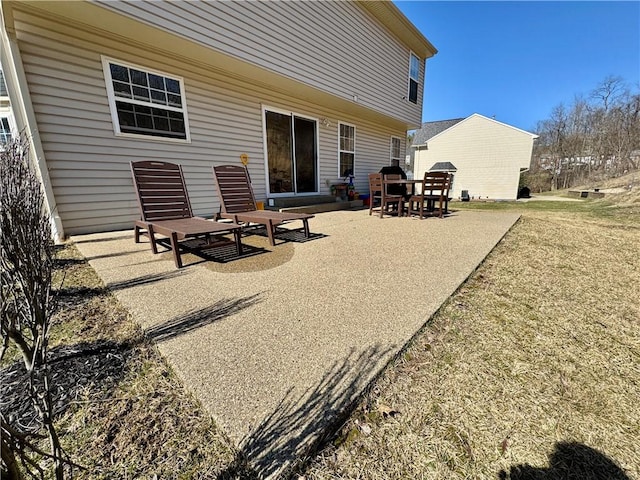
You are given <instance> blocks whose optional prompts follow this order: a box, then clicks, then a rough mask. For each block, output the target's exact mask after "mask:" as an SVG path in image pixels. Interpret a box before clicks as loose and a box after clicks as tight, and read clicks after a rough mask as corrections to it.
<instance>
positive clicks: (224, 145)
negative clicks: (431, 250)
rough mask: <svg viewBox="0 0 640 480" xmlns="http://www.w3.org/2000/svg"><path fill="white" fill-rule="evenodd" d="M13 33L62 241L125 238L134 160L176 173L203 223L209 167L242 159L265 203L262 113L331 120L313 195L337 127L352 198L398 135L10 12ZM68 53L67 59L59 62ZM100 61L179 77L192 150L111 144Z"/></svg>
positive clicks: (131, 211) (324, 175)
mask: <svg viewBox="0 0 640 480" xmlns="http://www.w3.org/2000/svg"><path fill="white" fill-rule="evenodd" d="M16 25H17V32H18V41H19V46H20V50H21V53H22V58H23V63H24V66H25V71H26V75H27V80H28V82H29V87H30V93H31V97H32V102H33V105H34V110H35V113H36V119H37V122H38V131H39V134H40V136H41V139H42V143H43V147H44V151H45V157H46V160H47V166H48V169H49V173H50V176H51V180H52V184H53V190H54V194H55V197H56V201H57V209H58V212H59V214H60V217H61V218H62V222H63V225H64V228H65V231H66V233H67V234H70V235H73V234H79V233H88V232H97V231H107V230H115V229H128V228H131V225H132V222H133V220H134V219H136V218H137V217H138V211H137V201H136V197H135V192H134V188H133V183H132V180H131V173H130V166H129V162H130V161H132V160H145V159H157V160H167V161H172V162H177V163H180V164H182V165H183V168H184V172H185V179H186V182H187V187H188V189H189V194H190V198H191V203H192V206H193V209H194V213H195V214H196V215H202V216H208V217H211V216H212V215H213V214H214V213H215V212H216V211H217V210H218V208H219V204H218V199H217V195H216V192H215V188H214V181H213V175H212V170H211V167H212V166H213V165H216V164H226V163H234V164H237V163H239V155H240V154H242V153H246V154H248V155H249V158H250V163H249V171H250V175H251V178H252V181H253V185H254V189H255V191H256V196H257V197H258V199H264V198H266V183H267V182H266V178H265V167H264V151H263V149H264V143H263V138H262V136H263V125H262V122H263V119H262V106H263V105H269V106H271V107H273V108H278V109H281V110H288V111H292V112H295V113H297V114H300V115H304V116H309V117H313V118H328V119H329V120H330V122H331V126H329V127H324V126H320V127H319V130H318V131H319V139H318V145H319V159H320V170H319V184H320V192H321V193H328V190H329V189H328V187H327V186H326V182H325V180H335V179H336V178H337V171H338V167H337V162H338V138H337V136H338V135H337V123H338V121H345V122H347V123H350V124H353V125H355V126H356V172H355V174H356V188H357V189H358V190H359V191H361V192H363V193H364V192H366V191H367V190H368V186H367V174H368V173H370V172H373V171H378V170H379V169H380V168H381V167H382V166H383V165H386V164H388V162H389V138H390V136H391V135H395V136H399V137H401V138H402V137H404V135H405V132H403V131H397V130H394V129H393V128H392V127H386V126H382V125H375V124H372V123H368V122H367V121H364V120H362V119H360V118H353V117H350V116H348V115H344V114H342V113H340V112H336V111H332V110H329V109H327V108H325V107H322V106H319V105H314V104H311V103H309V102H306V101H303V100H300V99H292V98H289V97H287V96H285V95H284V94H274V93H273V92H271V91H269V90H267V89H265V88H262V87H257V86H255V85H252V84H250V83H244V82H239V81H238V80H236V79H230V78H228V77H224V76H223V75H221V74H220V73H219V72H215V71H209V70H207V69H206V68H204V67H197V66H194V65H191V64H181V63H178V62H175V61H173V60H169V59H167V58H163V57H161V56H159V55H158V54H157V53H153V52H149V51H146V50H142V49H138V48H134V47H129V46H123V45H118V44H115V43H114V42H113V40H112V39H110V38H103V37H100V36H98V35H84V36H83V38H81V39H78V38H76V37H75V36H74V35H76V33H75V32H74V31H69V32H66V31H65V27H64V26H60V25H57V24H55V23H53V22H50V21H49V20H47V19H42V18H37V17H32V16H30V15H29V14H26V13H23V12H16ZM70 45H74V50H73V55H69V54H67V53H66V49H67V47H68V46H70ZM101 55H106V56H109V57H112V58H116V59H118V58H122V59H123V60H124V61H129V62H133V63H136V64H138V65H140V66H142V67H147V68H150V69H154V70H159V71H161V72H167V73H168V74H172V75H178V76H181V77H183V79H184V83H185V91H186V101H187V110H188V115H189V122H190V128H191V142H190V143H185V142H168V141H162V140H157V139H148V140H147V139H134V138H125V137H117V136H115V134H114V131H113V125H112V123H111V114H110V110H109V105H108V100H107V91H106V86H105V83H104V78H103V72H102V64H101ZM396 128H397V127H396Z"/></svg>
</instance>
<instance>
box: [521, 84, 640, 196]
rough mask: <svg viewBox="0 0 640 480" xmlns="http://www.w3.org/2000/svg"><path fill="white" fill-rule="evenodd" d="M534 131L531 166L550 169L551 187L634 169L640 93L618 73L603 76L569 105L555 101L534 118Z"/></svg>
mask: <svg viewBox="0 0 640 480" xmlns="http://www.w3.org/2000/svg"><path fill="white" fill-rule="evenodd" d="M537 133H538V135H539V139H538V141H537V142H536V145H535V147H534V153H533V158H532V170H534V171H535V170H536V169H538V170H540V171H542V170H544V171H546V172H548V173H549V174H550V176H551V182H550V183H551V185H550V189H552V190H553V189H556V188H568V187H571V186H573V185H576V184H578V183H582V182H585V181H586V180H593V179H597V178H602V177H608V176H617V175H621V174H623V173H627V172H630V171H634V170H637V169H638V168H640V165H638V160H637V158H638V155H637V152H638V151H639V150H640V92H639V91H636V92H632V91H631V90H630V89H629V87H628V86H627V85H626V84H625V83H624V81H623V80H622V78H620V77H613V76H610V77H607V78H605V79H604V80H603V81H602V82H601V83H600V84H599V85H598V86H597V87H596V88H595V89H594V90H593V91H592V92H591V93H590V95H589V97H588V98H587V99H585V98H583V97H581V96H576V97H575V98H574V100H573V103H572V104H571V105H569V106H568V107H566V106H565V105H564V104H560V105H558V106H556V107H555V108H554V109H553V110H552V112H551V115H550V118H549V119H547V120H544V121H541V122H538V126H537ZM634 152H635V153H634ZM530 178H534V177H533V176H530ZM536 178H538V179H540V178H543V177H541V176H538V177H536Z"/></svg>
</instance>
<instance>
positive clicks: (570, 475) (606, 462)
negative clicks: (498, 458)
mask: <svg viewBox="0 0 640 480" xmlns="http://www.w3.org/2000/svg"><path fill="white" fill-rule="evenodd" d="M498 478H499V479H500V480H631V478H630V477H629V476H627V474H626V473H625V472H624V471H623V470H622V469H621V468H620V467H619V466H618V465H617V464H616V462H615V461H614V460H612V459H610V458H609V457H607V456H606V455H605V454H604V453H601V452H599V451H597V450H595V449H593V448H591V447H588V446H586V445H584V444H582V443H578V442H559V443H556V445H555V449H554V451H553V452H552V453H551V454H550V455H549V467H547V468H544V467H543V468H538V467H532V466H531V465H526V464H525V465H515V466H513V467H511V469H510V470H509V472H508V473H507V472H506V471H505V470H501V471H500V473H499V474H498Z"/></svg>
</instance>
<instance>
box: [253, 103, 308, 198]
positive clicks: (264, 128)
mask: <svg viewBox="0 0 640 480" xmlns="http://www.w3.org/2000/svg"><path fill="white" fill-rule="evenodd" d="M261 107H262V151H263V156H264V157H263V158H264V174H265V177H264V178H265V192H266V194H267V197H273V198H277V197H291V196H296V197H304V196H312V195H318V192H319V191H320V190H319V188H320V186H319V185H320V126H319V125H320V119H319V118H316V117H311V116H309V115H305V114H302V113H297V112H294V111H292V110H286V109H283V108H276V107H270V106H268V105H265V104H262V105H261ZM267 112H273V113H279V114H281V115H290V116H291V117H292V118H293V117H298V118H303V119H305V120H310V121H313V122H315V123H316V172H318V174H317V178H316V191H315V192H302V193H298V192H285V193H271V185H270V184H269V155H268V150H269V149H268V148H267ZM292 141H293V142H294V145H295V139H292ZM294 148H295V147H294ZM294 181H295V172H294Z"/></svg>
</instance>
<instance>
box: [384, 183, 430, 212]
mask: <svg viewBox="0 0 640 480" xmlns="http://www.w3.org/2000/svg"><path fill="white" fill-rule="evenodd" d="M382 183H383V185H384V186H386V185H407V186H409V187H411V189H410V190H411V191H410V192H409V191H408V190H409V189H407V195H410V196H413V195H415V193H416V184H418V183H422V179H420V180H409V179H407V178H398V179H387V178H383V180H382ZM398 216H399V217H402V216H404V202H402V206H401V211H399V212H398Z"/></svg>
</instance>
